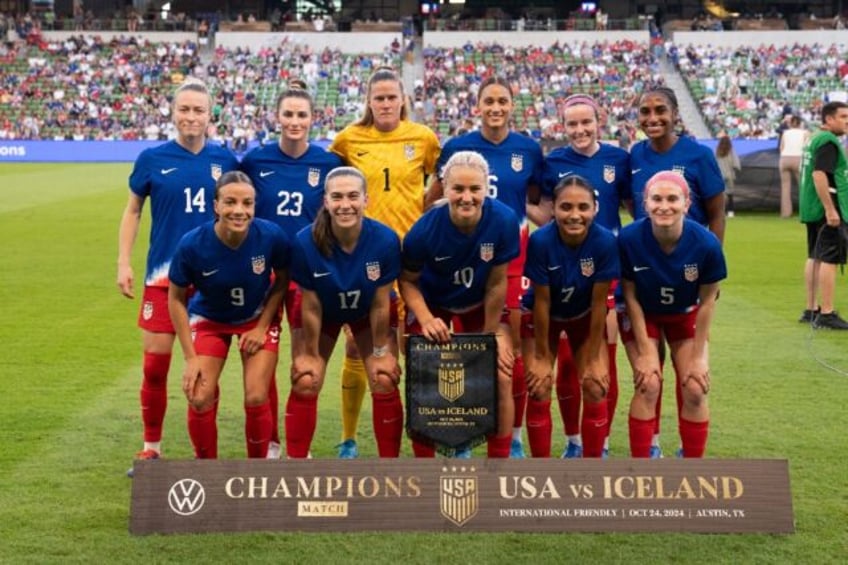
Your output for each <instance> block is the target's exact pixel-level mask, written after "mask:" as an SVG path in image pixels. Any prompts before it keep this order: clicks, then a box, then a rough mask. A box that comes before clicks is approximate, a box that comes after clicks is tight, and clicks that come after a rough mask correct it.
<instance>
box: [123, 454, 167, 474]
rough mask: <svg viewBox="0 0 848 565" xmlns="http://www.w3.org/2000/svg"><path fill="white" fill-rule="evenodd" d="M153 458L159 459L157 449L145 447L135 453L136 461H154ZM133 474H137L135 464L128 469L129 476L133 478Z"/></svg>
mask: <svg viewBox="0 0 848 565" xmlns="http://www.w3.org/2000/svg"><path fill="white" fill-rule="evenodd" d="M153 459H159V452H158V451H156V450H155V449H145V450H143V451H139V452H138V453H136V454H135V460H136V461H142V460H144V461H152V460H153ZM133 475H135V466H133V467H130V468H129V469H127V476H128V477H129V478H133Z"/></svg>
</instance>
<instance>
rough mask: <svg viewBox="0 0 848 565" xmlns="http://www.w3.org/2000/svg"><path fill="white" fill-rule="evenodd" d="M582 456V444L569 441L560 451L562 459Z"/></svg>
mask: <svg viewBox="0 0 848 565" xmlns="http://www.w3.org/2000/svg"><path fill="white" fill-rule="evenodd" d="M582 457H583V446H582V445H577V444H576V443H574V442H572V441H569V442H568V445H566V446H565V451H563V452H562V459H580V458H582Z"/></svg>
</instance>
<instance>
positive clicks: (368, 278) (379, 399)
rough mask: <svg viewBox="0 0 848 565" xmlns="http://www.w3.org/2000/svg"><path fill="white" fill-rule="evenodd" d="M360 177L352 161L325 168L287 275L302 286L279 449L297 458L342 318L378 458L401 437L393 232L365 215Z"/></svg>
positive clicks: (304, 450) (303, 450)
mask: <svg viewBox="0 0 848 565" xmlns="http://www.w3.org/2000/svg"><path fill="white" fill-rule="evenodd" d="M365 182H366V181H365V176H364V175H363V174H362V173H361V172H360V171H359V170H357V169H355V168H353V167H339V168H337V169H333V170H332V171H330V173H329V174H328V175H327V179H326V181H325V190H324V208H323V209H322V210H321V212H320V213H319V216H318V218H317V219H316V221H315V223H314V224H313V225H312V227H311V228H304V229H303V230H301V231H300V232H299V233H298V234H297V238H296V242H295V260H294V263H293V265H292V276H293V277H294V279H295V280H296V281H297V283H298V285H300V287H301V292H302V293H303V302H302V308H301V313H302V318H303V322H302V323H303V342H304V344H303V349H302V351H301V352H299V353H298V355H297V356H296V357H295V360H294V367H293V369H292V388H291V393H290V395H289V399H288V403H287V404H286V452H287V454H288V456H289V457H290V458H303V457H307V456H308V454H309V447H310V445H311V443H312V437H313V435H314V433H315V425H316V421H317V415H318V409H317V401H318V395H319V394H320V392H321V389H322V387H323V385H324V378H325V375H326V370H327V362H328V361H329V359H330V356H331V355H332V353H333V349H334V348H335V345H336V341H337V339H338V336H339V332H340V331H341V328H342V325H343V324H347V325H348V326H349V327H350V331H351V333H352V335H353V339H354V340H355V342H356V345H357V348H358V350H359V351H367V352H369V354H368V356H367V357H366V358H365V369H366V371H367V374H368V384H369V386H370V388H371V398H372V401H373V410H372V416H373V424H374V435H375V436H376V439H377V450H378V452H379V454H380V457H397V456H398V455H399V453H400V442H401V437H402V436H403V407H402V405H401V400H400V393H399V392H398V382H399V381H400V367H399V366H398V361H397V339H396V337H397V334H396V332H397V327H396V325H397V319H396V318H395V320H394V323H395V327H394V328H393V327H392V320H391V318H392V316H391V313H392V311H393V310H394V306H395V305H394V304H393V302H392V300H391V295H392V292H393V291H392V286H393V285H394V282H395V279H397V276H398V274H399V273H400V239H399V238H398V236H397V235H396V234H395V233H394V231H393V230H392V229H391V228H389V227H387V226H385V225H383V224H381V223H379V222H377V221H375V220H372V219H369V218H365V217H364V213H365V209H366V204H367V202H368V198H367V194H366V189H365V188H366V185H365Z"/></svg>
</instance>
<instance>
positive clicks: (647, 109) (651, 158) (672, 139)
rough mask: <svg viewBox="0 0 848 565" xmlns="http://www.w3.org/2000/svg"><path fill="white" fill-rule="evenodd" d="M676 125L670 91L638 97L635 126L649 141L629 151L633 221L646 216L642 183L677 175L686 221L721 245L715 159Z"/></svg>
mask: <svg viewBox="0 0 848 565" xmlns="http://www.w3.org/2000/svg"><path fill="white" fill-rule="evenodd" d="M679 121H680V111H679V109H678V104H677V96H676V95H675V94H674V91H673V90H671V89H670V88H667V87H664V86H659V87H655V88H652V89H649V90H646V91H645V92H644V93H643V94H642V96H641V97H640V99H639V127H640V128H641V129H642V131H643V132H645V135H646V136H647V137H648V138H647V139H645V140H642V141H640V142H638V143H636V144H634V145H633V147H631V148H630V169H631V173H632V177H633V178H632V182H631V192H632V196H633V218H634V219H637V220H638V219H639V218H643V217H645V215H646V211H645V209H644V207H643V206H642V203H643V202H644V201H645V198H644V192H645V185H646V183H647V181H648V179H650V178H651V177H652V176H653V175H654V174H656V173H658V172H660V171H676V172H678V173H680V174H681V175H683V178H685V179H686V184H688V185H689V193H690V197H691V204H690V206H689V212H688V214H689V217H690V218H692V219H693V220H695V221H696V222H698V223H699V224H701V225H703V226H705V227H706V228H708V229H709V230H710V231H711V232H713V233H714V234H715V235H716V237H717V238H718V240H719V241H722V242H723V241H724V228H725V203H724V199H725V195H724V189H725V186H724V180H722V176H721V171H720V170H719V168H718V163H717V162H716V158H715V155H713V152H712V151H711V150H710V149H709V148H708V147H706V146H704V145H701V144H700V143H698V142H697V141H695V140H694V139H692V138H691V137H689V136H686V135H680V134H678V133H677V132H676V130H675V128H676V126H677V123H678V122H679Z"/></svg>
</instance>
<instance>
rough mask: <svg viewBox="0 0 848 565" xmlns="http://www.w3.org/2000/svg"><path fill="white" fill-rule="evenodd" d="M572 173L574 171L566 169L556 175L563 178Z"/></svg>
mask: <svg viewBox="0 0 848 565" xmlns="http://www.w3.org/2000/svg"><path fill="white" fill-rule="evenodd" d="M572 174H574V171H566V172H564V173H559V175H557V176H559V178H561V179H562V178H565V177H567V176H568V175H572Z"/></svg>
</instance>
